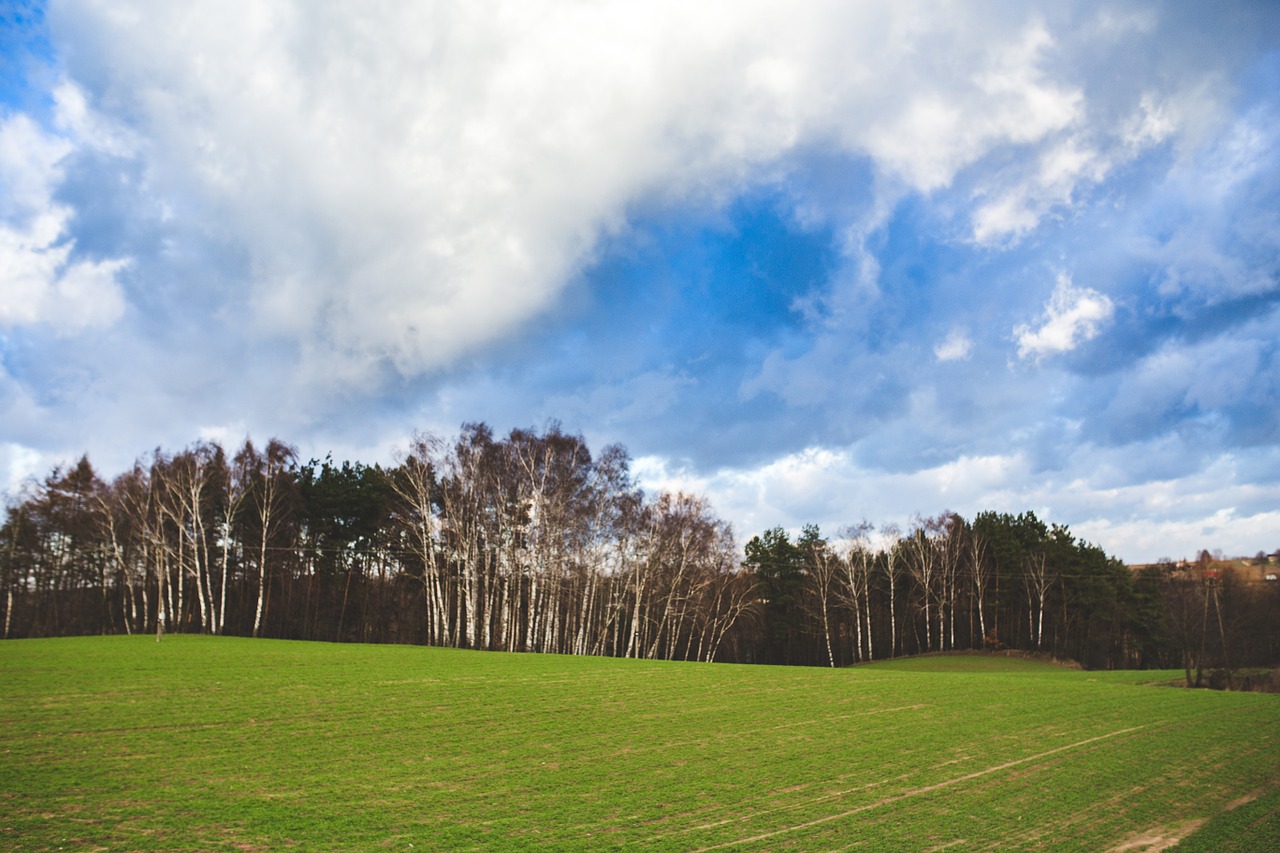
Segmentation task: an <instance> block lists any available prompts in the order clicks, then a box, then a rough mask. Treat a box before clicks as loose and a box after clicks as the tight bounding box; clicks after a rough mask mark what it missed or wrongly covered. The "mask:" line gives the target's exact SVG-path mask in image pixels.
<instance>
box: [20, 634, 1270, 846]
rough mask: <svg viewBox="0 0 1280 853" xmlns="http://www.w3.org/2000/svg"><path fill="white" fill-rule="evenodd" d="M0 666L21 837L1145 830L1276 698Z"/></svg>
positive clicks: (642, 838) (724, 678) (1061, 676)
mask: <svg viewBox="0 0 1280 853" xmlns="http://www.w3.org/2000/svg"><path fill="white" fill-rule="evenodd" d="M0 679H3V685H4V686H3V690H2V691H0V847H5V848H9V849H19V850H57V849H62V850H95V849H110V850H277V849H284V848H289V849H293V850H334V849H390V850H410V849H412V850H415V851H421V850H424V849H425V850H433V849H443V850H465V849H485V850H492V849H547V850H565V849H607V848H610V847H626V848H628V849H633V848H638V849H655V850H714V849H724V850H777V849H791V848H793V849H801V850H814V849H824V850H847V849H869V850H882V849H905V850H926V849H947V850H985V849H993V848H999V849H1054V850H1108V849H1112V850H1133V851H1137V850H1154V849H1161V848H1162V847H1163V846H1164V845H1166V844H1168V843H1169V842H1171V841H1172V840H1173V839H1176V838H1178V837H1182V836H1184V835H1186V834H1188V833H1189V832H1191V831H1193V830H1194V829H1195V828H1197V827H1199V826H1200V825H1202V824H1206V825H1207V826H1215V825H1221V823H1220V822H1221V820H1222V819H1223V815H1225V814H1227V812H1228V811H1229V809H1231V808H1234V807H1237V806H1242V805H1245V804H1248V803H1250V802H1253V803H1257V804H1272V803H1274V802H1275V792H1276V791H1280V743H1278V742H1277V740H1278V738H1280V696H1266V695H1256V694H1224V693H1212V692H1205V691H1189V690H1179V689H1171V688H1163V687H1153V686H1150V685H1148V684H1143V683H1140V682H1143V681H1152V680H1160V677H1159V675H1158V674H1157V675H1155V676H1153V675H1152V674H1149V673H1124V674H1119V673H1105V674H1096V673H1088V672H1075V671H1069V670H1062V669H1057V668H1053V667H1049V666H1046V665H1041V664H1036V663H1031V662H1027V661H1017V660H1003V659H986V658H930V659H923V660H916V661H901V662H893V663H887V664H882V665H874V666H866V667H858V668H854V669H848V670H839V671H832V670H822V669H782V668H769V667H749V666H708V665H702V664H680V663H676V664H673V663H660V662H647V661H626V660H611V659H599V658H572V657H557V656H550V655H545V656H543V655H503V654H496V653H473V652H464V651H456V650H447V649H429V648H420V647H405V646H356V645H328V644H318V643H289V642H274V641H253V640H244V639H231V638H212V637H190V636H169V637H166V638H165V640H164V642H162V643H156V642H155V640H154V639H147V638H130V637H109V638H81V639H61V640H22V641H10V642H4V643H0ZM1255 808H1256V807H1255ZM1267 808H1268V809H1271V808H1272V806H1270V805H1268V806H1267ZM1244 813H1245V812H1244V811H1242V812H1241V814H1244ZM1268 813H1270V812H1268Z"/></svg>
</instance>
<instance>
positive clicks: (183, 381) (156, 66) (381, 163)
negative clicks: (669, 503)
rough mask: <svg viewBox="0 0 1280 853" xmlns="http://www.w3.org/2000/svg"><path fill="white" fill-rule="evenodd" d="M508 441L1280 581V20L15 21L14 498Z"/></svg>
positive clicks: (784, 505)
mask: <svg viewBox="0 0 1280 853" xmlns="http://www.w3.org/2000/svg"><path fill="white" fill-rule="evenodd" d="M467 421H485V422H487V423H488V424H489V425H490V426H492V427H493V428H494V430H495V431H496V432H497V433H499V434H505V433H506V432H507V431H509V430H510V429H512V428H515V427H535V428H542V427H544V426H545V425H546V424H547V423H549V422H551V421H558V422H559V423H560V424H561V425H562V427H563V428H564V429H565V430H566V431H569V432H573V433H581V434H582V435H583V436H584V437H585V438H586V439H587V441H588V442H589V444H590V445H591V446H592V447H593V448H596V449H599V448H601V447H603V446H604V445H606V444H611V443H615V442H616V443H621V444H623V445H624V446H625V447H626V448H627V449H628V450H629V451H630V453H631V456H632V464H633V471H634V473H635V474H636V476H637V478H638V479H639V481H640V484H641V485H642V486H643V487H644V488H645V489H646V491H647V492H649V493H656V492H658V491H660V490H663V489H669V490H675V489H684V490H686V491H693V492H697V493H699V494H703V495H705V496H706V497H708V498H709V499H710V501H711V502H712V504H713V506H714V508H715V510H716V512H717V513H718V514H719V515H720V516H721V517H722V518H724V519H725V520H727V521H729V522H731V523H732V524H733V526H734V529H735V531H736V533H737V535H738V537H739V539H740V540H742V541H745V540H746V539H747V538H749V537H750V536H751V535H754V534H756V533H759V532H761V531H762V530H764V529H766V528H769V527H773V526H775V525H781V526H782V527H784V528H788V529H791V530H796V529H798V528H799V527H800V526H801V525H803V524H806V523H817V524H819V525H820V526H821V528H822V530H823V531H824V532H827V533H829V534H835V533H836V532H837V531H838V530H839V529H840V528H841V527H842V526H844V525H850V524H856V523H859V522H861V521H864V520H865V521H869V522H871V523H872V524H875V525H885V524H891V523H896V524H899V525H903V526H906V525H908V524H910V520H911V518H912V517H913V516H914V515H917V514H919V515H922V516H930V515H936V514H938V513H939V512H942V511H944V510H950V511H955V512H959V513H961V514H962V515H965V516H966V517H972V515H974V514H976V513H977V512H980V511H984V510H995V511H999V512H1012V513H1019V512H1022V511H1025V510H1031V511H1034V512H1036V513H1037V514H1038V515H1040V517H1041V518H1043V519H1046V520H1049V521H1053V522H1057V523H1060V524H1065V525H1067V526H1069V527H1070V528H1071V530H1072V532H1073V533H1074V534H1075V535H1076V536H1077V537H1079V538H1080V539H1083V540H1086V541H1089V542H1091V543H1094V544H1097V545H1099V546H1101V547H1102V548H1103V549H1105V550H1106V551H1107V552H1109V553H1111V554H1113V555H1115V556H1117V557H1119V558H1121V559H1123V560H1125V561H1127V562H1148V561H1154V560H1156V559H1158V558H1161V557H1171V558H1174V559H1177V558H1181V557H1193V556H1194V555H1195V553H1197V552H1198V551H1199V549H1201V548H1209V549H1222V550H1223V551H1224V552H1226V553H1228V554H1246V555H1252V554H1254V553H1256V552H1257V551H1259V550H1266V551H1268V552H1270V551H1274V550H1276V549H1277V548H1280V4H1275V3H1273V2H1256V3H1248V2H1227V3H1217V4H1205V3H1202V2H1185V3H1178V2H1167V3H1153V2H1126V0H1113V1H1112V2H1105V3H1076V2H1064V1H1061V0H1060V1H1058V2H1044V3H1028V2H1022V0H1018V2H972V3H966V2H954V3H938V2H935V0H929V2H909V1H908V2H895V3H880V2H867V3H859V2H789V3H785V4H782V3H762V2H751V0H730V2H705V3H683V2H660V0H655V2H645V3H634V2H595V3H585V2H581V3H580V2H530V0H519V1H518V2H468V3H409V4H405V3H375V2H369V3H354V4H353V3H343V2H327V1H326V0H308V2H305V3H304V2H282V0H243V2H241V1H240V0H187V2H183V3H172V2H167V0H154V2H148V0H83V1H82V0H66V1H65V2H62V0H55V2H49V3H43V2H23V1H22V0H18V2H14V0H0V488H4V489H6V490H7V491H8V493H9V494H10V495H11V496H16V495H18V494H19V493H20V491H21V488H22V484H23V483H24V482H25V481H27V479H28V478H30V477H32V476H35V477H43V476H44V475H46V474H47V473H48V472H49V471H50V470H51V469H52V468H53V466H55V465H58V464H63V463H66V462H67V461H71V460H74V459H76V458H78V457H79V456H80V455H81V454H85V453H87V454H88V455H89V458H90V459H91V461H92V462H93V463H94V465H95V467H96V468H97V469H98V471H99V473H100V474H102V475H103V476H104V477H107V478H110V477H111V476H114V475H115V474H118V473H120V472H121V471H123V470H125V469H126V468H128V467H129V466H130V465H131V464H132V462H133V461H134V459H136V458H138V457H140V456H143V455H144V454H146V453H147V452H149V451H150V450H152V449H154V448H156V447H163V448H164V449H166V450H169V451H174V450H178V449H181V448H182V447H185V446H188V445H190V444H192V443H193V442H195V441H197V440H218V441H220V442H222V443H223V444H224V445H226V446H229V447H230V446H232V445H238V444H239V443H241V442H243V440H244V439H245V438H246V437H249V436H251V437H253V439H254V440H255V441H258V442H262V441H265V440H266V439H267V438H270V437H279V438H282V439H284V440H285V441H287V442H289V443H292V444H294V445H296V446H297V447H298V449H299V452H300V454H301V456H302V458H304V459H306V458H311V457H316V458H320V457H323V456H324V455H325V454H326V453H330V452H332V453H333V455H334V457H335V458H337V459H352V460H359V461H362V462H366V463H374V462H381V463H389V462H392V461H394V459H395V456H396V453H397V451H398V449H400V448H403V447H406V446H407V443H408V440H409V437H410V436H411V434H412V433H413V432H414V431H415V430H421V431H428V432H435V433H437V434H440V435H442V436H444V437H446V438H447V437H450V436H453V435H456V434H457V432H458V429H459V427H460V425H461V424H462V423H463V422H467Z"/></svg>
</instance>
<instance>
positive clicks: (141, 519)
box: [0, 423, 1280, 680]
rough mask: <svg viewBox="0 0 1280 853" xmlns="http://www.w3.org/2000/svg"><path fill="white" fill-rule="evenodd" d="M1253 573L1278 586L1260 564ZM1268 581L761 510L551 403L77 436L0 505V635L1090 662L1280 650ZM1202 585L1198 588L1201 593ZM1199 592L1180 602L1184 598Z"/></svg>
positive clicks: (1041, 534)
mask: <svg viewBox="0 0 1280 853" xmlns="http://www.w3.org/2000/svg"><path fill="white" fill-rule="evenodd" d="M1270 586H1275V585H1274V584H1273V585H1270ZM1275 593H1276V590H1274V589H1270V588H1263V589H1247V588H1245V587H1244V586H1243V585H1241V584H1239V583H1234V582H1232V580H1231V579H1230V578H1229V577H1224V578H1218V577H1215V578H1212V583H1210V580H1208V579H1207V578H1206V576H1205V575H1203V574H1201V575H1196V576H1194V577H1192V576H1189V575H1187V574H1186V573H1185V572H1184V573H1181V574H1180V573H1179V572H1177V571H1174V570H1173V569H1172V568H1171V567H1169V566H1164V567H1160V566H1157V567H1152V568H1150V569H1147V570H1144V571H1143V572H1140V573H1134V572H1131V571H1130V570H1129V569H1127V568H1126V567H1125V566H1124V565H1123V564H1121V563H1120V562H1119V561H1118V560H1116V559H1114V558H1112V557H1109V556H1108V555H1106V554H1105V553H1104V552H1103V551H1102V550H1101V549H1099V548H1097V547H1096V546H1093V545H1089V544H1088V543H1084V542H1080V541H1077V540H1076V539H1075V538H1074V537H1073V536H1072V535H1071V533H1070V531H1069V530H1067V529H1066V528H1065V527H1061V526H1059V525H1047V524H1045V523H1044V522H1042V521H1040V520H1039V519H1038V518H1036V516H1035V515H1034V514H1033V513H1023V514H1021V515H1017V516H1012V515H1008V514H998V513H992V512H984V513H980V514H978V515H977V516H976V517H975V518H973V519H972V520H971V521H966V520H965V519H964V518H962V517H961V516H959V515H957V514H954V513H949V512H944V513H941V514H939V515H938V516H936V517H932V518H925V517H918V518H915V519H912V521H911V522H910V524H909V525H908V526H907V527H906V528H905V529H901V528H898V527H896V526H893V525H888V526H885V527H882V528H880V529H874V528H872V527H871V526H870V525H868V524H865V523H863V524H860V525H855V526H850V527H848V528H846V529H843V530H840V531H838V533H837V535H836V536H835V537H834V538H832V539H830V540H829V539H827V538H825V537H824V536H823V535H822V533H821V531H819V529H818V528H817V527H815V526H809V527H806V528H805V529H804V531H803V532H802V534H801V535H800V536H799V537H798V538H797V539H796V540H795V541H792V539H791V537H790V536H789V535H788V534H787V533H786V531H784V530H782V529H781V528H774V529H772V530H769V531H766V532H765V533H763V534H761V535H759V536H755V537H753V538H752V539H751V540H750V541H749V542H748V543H746V546H745V548H744V550H743V551H742V552H741V555H740V552H739V550H738V545H737V544H736V542H735V539H734V535H733V531H732V529H731V527H730V526H729V525H728V524H727V523H725V522H724V521H722V520H720V519H719V518H717V517H716V516H715V514H714V512H713V510H712V508H711V506H710V505H709V503H708V502H707V501H706V499H705V498H702V497H699V496H695V495H688V494H683V493H665V492H664V493H660V494H658V495H656V496H648V495H646V494H645V493H644V492H643V491H642V490H641V489H640V488H639V487H638V485H637V484H636V482H635V480H634V479H633V477H632V474H631V471H630V460H629V458H628V455H627V452H626V450H625V449H624V448H623V447H621V446H619V445H611V446H608V447H606V448H604V449H603V450H602V451H600V452H599V453H598V454H593V453H592V452H591V451H590V449H589V448H588V446H587V444H586V442H585V441H584V439H583V438H582V437H581V436H577V435H570V434H567V433H565V432H564V431H563V430H562V429H561V428H560V427H559V426H558V425H557V424H554V423H552V424H549V425H548V426H547V427H545V428H544V429H543V430H542V431H541V432H539V431H537V430H531V429H516V430H512V431H511V432H510V433H509V434H508V435H507V436H505V437H502V438H498V437H495V435H494V433H493V431H492V430H491V429H490V428H489V427H488V426H487V425H485V424H483V423H472V424H465V425H464V426H463V427H462V428H461V430H460V432H459V434H458V435H457V436H456V437H455V438H453V439H452V440H450V441H447V442H446V441H444V440H441V439H439V438H437V437H434V436H430V435H424V434H418V435H415V436H414V438H413V439H412V440H411V442H410V443H409V446H408V447H407V448H405V449H404V450H403V452H401V453H400V454H399V455H398V457H397V458H396V460H395V464H393V465H391V466H389V467H382V466H380V465H364V464H361V463H358V462H342V463H341V464H338V463H335V462H334V461H333V460H332V458H326V459H324V460H315V459H313V460H310V461H308V462H305V463H303V462H301V461H300V460H299V458H298V453H297V451H296V450H295V449H294V448H293V447H291V446H289V445H287V444H285V443H284V442H282V441H279V440H275V439H273V440H271V441H269V442H268V443H267V444H266V445H265V446H263V447H258V446H256V445H255V444H254V443H253V442H252V441H249V440H246V441H245V442H244V444H243V445H242V446H241V447H239V448H238V449H236V450H235V451H234V452H231V453H228V452H227V451H226V450H225V449H224V448H223V447H222V446H221V445H219V444H218V443H217V442H211V441H205V442H197V443H195V444H193V445H191V446H189V447H187V448H186V449H184V450H182V451H179V452H176V453H166V452H164V451H163V450H160V449H157V450H155V451H153V452H152V453H150V454H148V455H146V456H144V457H142V458H140V459H138V460H137V461H136V462H135V464H134V465H133V467H132V468H131V469H130V470H128V471H126V472H124V473H123V474H120V475H119V476H117V477H115V478H114V479H113V480H111V481H109V482H108V481H106V480H103V479H102V478H101V477H100V476H99V475H98V473H97V472H96V471H95V470H94V468H93V466H92V464H91V463H90V462H89V460H88V458H87V457H85V458H81V459H80V460H79V461H78V462H77V463H75V464H73V465H70V466H65V467H63V466H60V467H57V468H55V469H54V470H53V471H52V472H50V473H49V474H48V475H47V476H46V477H45V478H44V479H42V480H39V481H32V482H30V483H28V484H27V486H26V487H25V488H24V489H23V490H22V491H21V492H20V493H19V494H18V495H16V496H14V497H13V498H11V499H10V500H9V502H8V505H7V512H6V517H5V520H4V523H3V525H0V602H2V604H3V632H4V634H3V636H4V637H5V638H16V637H34V636H55V635H70V634H89V633H151V632H154V633H156V635H157V636H158V637H159V636H160V635H162V634H163V633H164V632H166V631H178V632H204V633H212V634H235V635H243V636H256V637H276V638H290V639H308V640H330V641H358V642H395V643H422V644H430V645H444V646H454V647H460V648H473V649H489V650H505V651H535V652H552V653H562V654H591V655H612V656H617V657H637V658H665V659H679V660H699V661H725V662H761V663H778V664H814V665H830V666H841V665H845V664H849V663H856V662H861V661H870V660H876V659H880V658H886V657H894V656H897V655H905V654H916V653H920V652H928V651H949V650H961V649H976V648H988V649H1001V648H1010V649H1022V650H1028V651H1040V652H1045V653H1050V654H1053V655H1055V656H1057V657H1061V658H1070V659H1074V660H1078V661H1080V662H1081V663H1083V664H1085V665H1086V666H1090V667H1099V668H1105V667H1180V666H1185V667H1186V670H1187V673H1188V679H1189V680H1190V678H1191V672H1192V670H1193V669H1194V670H1195V671H1196V672H1197V674H1198V675H1197V677H1199V673H1201V672H1202V671H1203V670H1204V669H1205V668H1206V666H1208V667H1215V666H1216V667H1223V666H1246V665H1250V664H1257V663H1270V662H1274V661H1276V660H1280V636H1277V629H1276V627H1275V625H1276V622H1277V620H1275V619H1274V616H1275V615H1276V614H1277V613H1280V608H1278V607H1277V604H1278V601H1277V598H1278V597H1277V595H1276V594H1275ZM1210 604H1211V605H1212V606H1210ZM1197 608H1198V609H1197Z"/></svg>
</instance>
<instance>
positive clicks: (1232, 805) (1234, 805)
mask: <svg viewBox="0 0 1280 853" xmlns="http://www.w3.org/2000/svg"><path fill="white" fill-rule="evenodd" d="M1258 793H1259V792H1257V791H1254V792H1253V793H1252V794H1245V795H1244V796H1243V797H1238V798H1236V799H1234V800H1232V801H1231V802H1229V803H1227V804H1226V805H1225V806H1223V809H1225V810H1226V811H1234V810H1235V809H1238V808H1240V807H1241V806H1243V805H1247V804H1248V803H1252V802H1253V801H1254V800H1256V799H1258Z"/></svg>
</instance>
